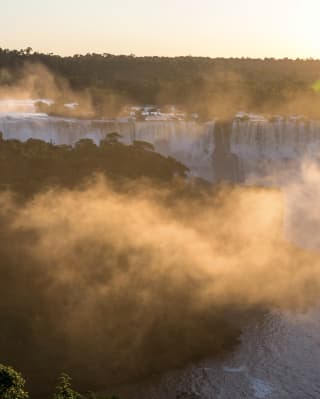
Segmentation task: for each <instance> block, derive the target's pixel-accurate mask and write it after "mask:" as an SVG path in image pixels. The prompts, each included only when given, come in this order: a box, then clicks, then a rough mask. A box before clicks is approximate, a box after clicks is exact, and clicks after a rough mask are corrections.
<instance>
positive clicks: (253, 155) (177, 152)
mask: <svg viewBox="0 0 320 399" xmlns="http://www.w3.org/2000/svg"><path fill="white" fill-rule="evenodd" d="M0 131H2V133H3V136H4V138H5V139H18V140H22V141H25V140H28V139H29V138H38V139H42V140H45V141H47V142H52V143H54V144H58V145H61V144H67V145H74V144H75V143H76V142H77V141H78V140H80V139H82V138H91V139H92V140H94V141H95V142H96V143H97V144H98V143H99V142H100V140H101V139H103V138H105V136H106V135H107V134H108V133H110V132H118V133H120V134H121V136H122V137H123V141H124V142H125V143H127V144H129V143H132V142H133V141H134V140H143V141H147V142H150V143H152V144H153V145H154V146H155V149H156V151H158V152H160V153H162V154H163V155H166V156H172V157H174V158H176V159H178V160H179V161H181V162H183V163H184V164H186V165H187V166H188V167H189V168H190V169H191V171H192V173H193V174H194V175H198V176H200V177H202V178H205V179H208V180H210V181H214V180H219V179H220V177H221V178H222V179H224V178H227V179H231V180H238V179H240V178H244V179H248V178H250V176H260V177H261V176H265V175H268V174H269V175H271V174H272V173H273V172H274V171H275V170H276V171H277V173H279V172H280V171H282V170H283V171H285V170H289V169H290V167H291V166H294V165H296V164H297V162H299V161H300V160H301V159H303V158H304V157H308V158H311V159H315V160H318V159H320V123H319V122H306V121H290V120H279V121H275V122H267V121H233V122H232V123H228V124H224V125H221V124H219V126H218V125H217V124H216V123H214V122H209V123H205V124H199V123H196V122H187V121H147V122H132V121H127V120H123V121H121V120H115V121H103V120H91V121H89V120H80V119H64V118H55V117H48V116H46V115H41V114H23V115H22V114H11V115H8V114H7V115H3V116H1V117H0ZM226 168H227V169H228V168H229V169H230V168H231V170H230V171H229V172H230V173H229V172H228V173H225V170H226ZM235 169H237V170H235Z"/></svg>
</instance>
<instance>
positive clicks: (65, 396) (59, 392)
mask: <svg viewBox="0 0 320 399" xmlns="http://www.w3.org/2000/svg"><path fill="white" fill-rule="evenodd" d="M82 398H83V397H82V395H80V394H79V393H78V392H76V391H74V390H73V389H72V387H71V377H70V376H69V375H68V374H65V373H62V374H61V375H60V377H59V383H58V385H57V386H56V392H55V393H54V395H53V399H82Z"/></svg>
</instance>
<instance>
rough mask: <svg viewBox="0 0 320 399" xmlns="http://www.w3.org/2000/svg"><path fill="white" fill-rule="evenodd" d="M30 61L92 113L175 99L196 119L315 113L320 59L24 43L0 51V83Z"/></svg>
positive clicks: (10, 80)
mask: <svg viewBox="0 0 320 399" xmlns="http://www.w3.org/2000/svg"><path fill="white" fill-rule="evenodd" d="M30 64H31V65H33V64H34V65H37V64H40V65H43V66H45V67H46V68H48V70H49V71H50V72H52V73H53V74H54V75H55V76H56V77H58V78H63V79H65V80H66V81H67V82H68V84H69V85H70V87H71V88H72V90H74V91H75V92H83V91H85V92H86V93H87V94H88V95H90V96H91V97H92V100H93V105H94V108H95V112H96V114H99V115H104V114H106V113H107V114H108V115H110V114H116V113H119V112H120V110H121V108H122V107H123V106H124V105H128V104H157V105H159V106H163V105H166V104H176V105H179V106H181V107H183V108H184V109H185V110H186V111H187V112H198V113H199V114H200V115H201V116H202V117H203V118H208V117H210V116H212V115H221V114H232V113H233V114H234V112H237V111H239V110H246V111H250V112H264V113H283V114H286V113H287V114H289V113H291V114H293V113H294V114H297V113H298V114H304V115H306V116H308V117H317V118H318V117H319V116H320V115H319V114H320V111H319V110H320V93H319V90H317V88H318V82H319V79H320V60H314V59H296V60H291V59H287V58H285V59H273V58H265V59H250V58H228V59H225V58H205V57H191V56H188V57H175V58H168V57H136V56H134V55H128V56H127V55H112V54H108V53H104V54H95V53H92V54H86V55H79V54H76V55H74V56H70V57H61V56H59V55H55V54H52V53H50V54H42V53H38V52H33V50H32V49H31V48H27V49H24V50H9V49H0V86H4V85H7V86H11V85H14V84H15V83H16V82H17V80H19V78H21V74H22V73H23V68H24V66H25V65H30ZM38 94H39V96H41V88H39V93H38Z"/></svg>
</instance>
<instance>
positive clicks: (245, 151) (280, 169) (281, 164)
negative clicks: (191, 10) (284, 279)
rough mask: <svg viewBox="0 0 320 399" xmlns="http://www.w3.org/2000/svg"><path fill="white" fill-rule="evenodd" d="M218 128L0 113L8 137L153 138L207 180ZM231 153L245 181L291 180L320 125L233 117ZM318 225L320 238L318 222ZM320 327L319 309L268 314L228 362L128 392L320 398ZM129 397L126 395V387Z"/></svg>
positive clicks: (310, 152)
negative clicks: (269, 177) (289, 176)
mask: <svg viewBox="0 0 320 399" xmlns="http://www.w3.org/2000/svg"><path fill="white" fill-rule="evenodd" d="M214 127H215V126H214V123H208V124H204V125H200V124H197V123H195V122H183V121H148V122H134V123H133V122H128V121H83V120H71V119H63V118H52V117H48V116H46V115H39V114H30V113H24V114H22V113H19V114H17V113H16V114H13V113H8V112H3V113H2V115H0V131H2V132H3V133H4V137H5V138H6V139H19V140H27V139H28V138H40V139H43V140H46V141H48V142H50V141H51V142H53V143H56V144H70V145H73V144H75V142H76V141H78V140H79V139H81V138H92V139H93V140H94V141H95V142H96V143H98V142H99V141H100V140H101V139H102V138H104V137H105V135H106V134H107V133H109V132H112V131H118V132H119V133H120V134H121V135H122V136H123V139H124V141H125V142H126V143H130V142H132V141H133V140H136V139H137V140H145V141H148V142H151V143H153V144H154V145H155V148H156V150H157V151H160V152H161V153H163V154H165V155H171V156H173V157H176V158H177V159H179V160H181V161H182V162H184V163H185V164H186V165H187V166H189V167H190V168H191V169H192V171H193V172H194V173H195V174H198V175H199V176H202V177H204V178H208V179H214V171H213V165H212V154H213V152H214V150H215V129H214ZM230 151H231V152H232V153H234V154H235V155H237V156H238V158H239V160H240V165H241V168H242V169H243V172H244V174H245V177H246V179H247V180H250V178H251V179H253V181H258V180H259V179H260V178H261V177H264V176H266V175H274V172H276V175H277V176H280V178H279V180H278V183H279V182H280V183H281V182H284V181H285V178H284V176H283V175H284V174H285V173H287V172H288V171H289V172H290V174H292V173H295V172H296V171H297V170H298V165H299V164H300V162H301V160H303V159H304V158H308V159H312V160H316V161H318V160H319V154H320V152H319V151H320V124H319V123H318V122H309V123H308V122H303V121H294V120H279V121H276V122H273V123H271V122H267V121H264V120H258V121H257V120H256V121H253V120H251V121H247V122H240V121H235V122H234V124H233V127H232V133H231V137H230ZM311 186H312V184H311ZM311 188H312V187H311ZM302 199H303V200H304V197H302ZM308 201H310V198H308ZM299 217H301V218H303V215H301V216H299ZM311 222H313V221H312V220H311ZM297 223H298V224H299V221H297ZM313 231H314V232H315V237H318V235H319V234H318V233H319V226H316V227H315V230H313ZM307 238H308V237H307ZM309 238H310V237H309ZM304 244H307V243H304ZM319 330H320V312H319V311H317V310H310V311H309V312H308V313H306V314H302V315H301V314H297V315H291V314H287V313H273V314H269V315H267V316H266V317H265V318H264V321H263V322H259V323H257V324H254V325H251V326H248V327H247V328H246V329H245V330H244V332H243V336H242V343H241V345H240V347H239V348H238V349H237V350H236V352H235V353H234V354H232V355H229V357H228V358H226V359H224V360H223V361H214V360H207V361H203V362H201V363H198V364H196V365H193V366H190V367H187V368H185V369H183V370H180V371H176V372H170V373H168V374H166V375H164V376H161V377H159V378H157V379H155V380H154V381H152V382H150V383H147V384H143V385H139V386H136V387H129V394H128V397H130V398H131V399H135V398H145V399H147V398H148V399H149V398H150V399H153V398H154V399H160V398H163V399H175V398H176V397H177V396H180V397H181V398H190V399H191V398H202V399H216V398H217V399H218V398H219V399H241V398H244V399H247V398H248V399H250V398H257V399H265V398H270V399H304V398H319V397H320V379H319V370H320V338H319ZM117 393H118V392H117ZM119 394H121V392H119ZM121 396H122V394H121ZM123 397H126V393H125V391H124V392H123Z"/></svg>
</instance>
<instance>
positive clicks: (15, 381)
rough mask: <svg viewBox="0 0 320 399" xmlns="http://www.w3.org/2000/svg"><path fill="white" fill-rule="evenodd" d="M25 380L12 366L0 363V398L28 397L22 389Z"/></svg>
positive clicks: (26, 398) (22, 398)
mask: <svg viewBox="0 0 320 399" xmlns="http://www.w3.org/2000/svg"><path fill="white" fill-rule="evenodd" d="M24 385H25V380H24V378H23V377H22V375H21V374H20V373H18V372H17V371H15V370H14V369H13V368H12V367H8V366H4V365H2V364H0V398H1V399H28V397H29V395H28V393H27V392H26V391H25V390H24Z"/></svg>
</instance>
